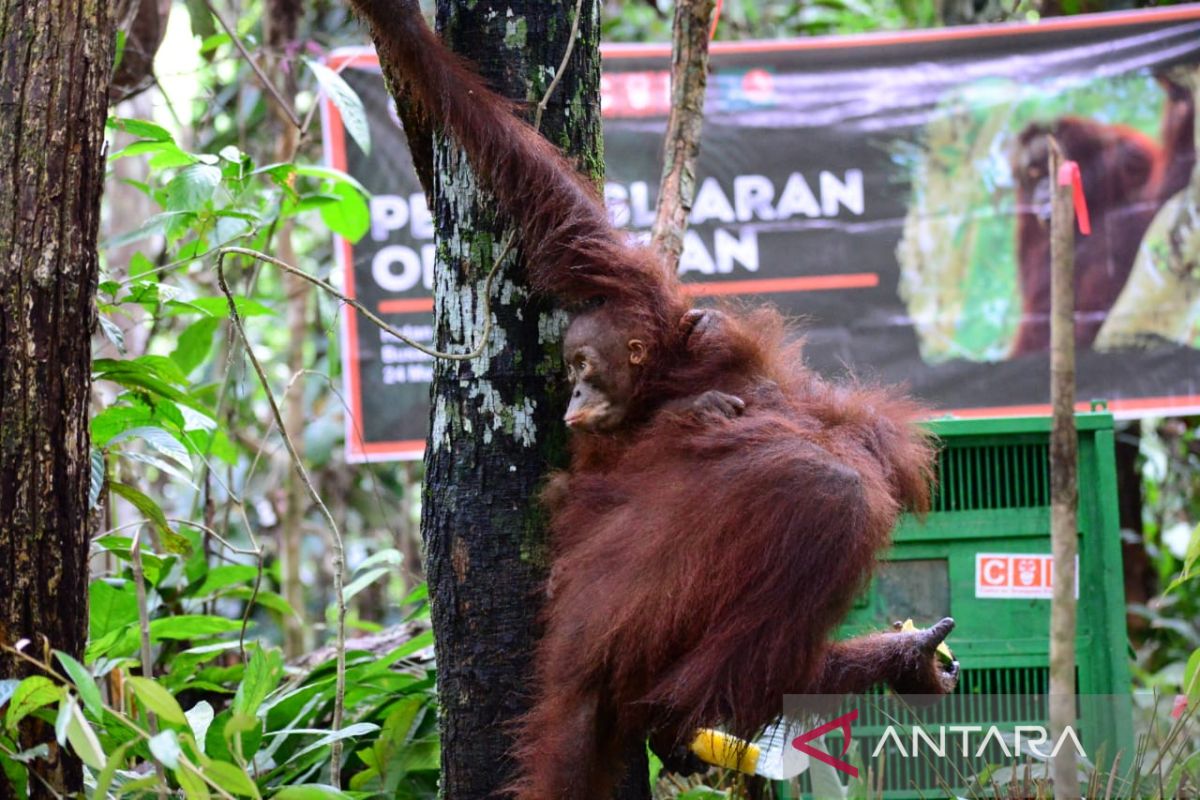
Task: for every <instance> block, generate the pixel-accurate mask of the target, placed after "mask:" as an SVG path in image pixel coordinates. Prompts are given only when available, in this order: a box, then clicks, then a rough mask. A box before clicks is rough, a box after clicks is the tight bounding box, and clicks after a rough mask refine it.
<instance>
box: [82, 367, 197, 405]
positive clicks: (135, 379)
mask: <svg viewBox="0 0 1200 800" xmlns="http://www.w3.org/2000/svg"><path fill="white" fill-rule="evenodd" d="M95 380H98V381H112V382H113V383H117V384H120V385H121V386H125V387H126V388H129V389H144V390H145V391H147V392H150V393H152V394H156V395H159V396H160V397H165V398H166V399H168V400H171V401H174V402H176V403H178V404H180V405H185V406H191V407H192V408H194V409H196V410H197V411H199V412H201V413H203V414H206V415H208V416H210V417H211V416H212V413H211V412H210V411H209V410H208V409H207V408H205V407H204V405H203V404H202V403H200V402H199V401H198V400H196V399H195V398H194V397H192V396H190V395H188V394H185V393H183V392H181V391H179V390H178V389H176V388H175V387H174V386H172V385H171V384H169V383H167V382H166V381H164V380H160V379H159V378H156V377H154V376H152V375H150V374H148V373H147V372H146V371H145V370H137V369H115V370H109V371H106V372H101V373H99V374H97V375H96V376H95Z"/></svg>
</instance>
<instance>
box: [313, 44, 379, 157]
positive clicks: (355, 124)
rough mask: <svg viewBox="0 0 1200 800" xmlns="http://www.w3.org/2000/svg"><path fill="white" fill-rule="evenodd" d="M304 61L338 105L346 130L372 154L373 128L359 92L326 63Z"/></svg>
mask: <svg viewBox="0 0 1200 800" xmlns="http://www.w3.org/2000/svg"><path fill="white" fill-rule="evenodd" d="M304 63H305V64H307V65H308V68H309V69H310V70H312V73H313V75H315V76H316V78H317V83H319V84H321V89H322V90H323V91H324V92H325V94H326V95H327V96H328V97H329V99H330V100H332V101H333V104H334V105H335V106H336V107H337V110H338V112H339V113H340V114H341V116H342V124H343V125H345V126H346V132H347V133H349V134H350V137H351V138H352V139H354V141H355V143H356V144H358V146H359V147H360V148H361V149H362V151H363V152H364V153H365V154H367V155H370V154H371V128H370V127H369V126H368V125H367V112H366V111H365V110H364V109H363V102H362V100H361V99H360V98H359V96H358V94H357V93H356V92H355V91H354V90H353V89H351V88H350V84H348V83H346V81H345V80H344V79H343V78H342V76H341V75H339V74H337V73H336V72H334V71H333V70H331V69H330V68H329V67H327V66H325V65H324V64H318V63H317V62H315V61H308V60H307V59H306V60H305V62H304Z"/></svg>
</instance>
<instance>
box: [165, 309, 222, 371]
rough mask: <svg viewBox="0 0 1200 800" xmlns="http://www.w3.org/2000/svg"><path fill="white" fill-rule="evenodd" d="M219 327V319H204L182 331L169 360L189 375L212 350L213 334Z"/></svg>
mask: <svg viewBox="0 0 1200 800" xmlns="http://www.w3.org/2000/svg"><path fill="white" fill-rule="evenodd" d="M220 327H221V320H220V319H218V318H216V317H204V318H202V319H198V320H196V321H195V322H193V323H192V324H191V325H189V326H187V327H186V328H184V329H183V331H182V332H181V333H180V334H179V338H177V339H176V340H175V349H174V350H173V351H172V352H171V359H172V360H173V361H174V362H175V363H176V364H178V365H179V369H180V371H182V372H183V373H184V374H185V375H191V374H192V372H193V371H194V370H195V369H196V367H198V366H200V365H201V364H203V363H204V359H206V358H208V354H209V352H210V351H211V350H212V343H213V334H215V333H216V332H217V329H218V328H220Z"/></svg>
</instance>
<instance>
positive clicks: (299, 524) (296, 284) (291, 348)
mask: <svg viewBox="0 0 1200 800" xmlns="http://www.w3.org/2000/svg"><path fill="white" fill-rule="evenodd" d="M303 10H304V8H303V4H302V3H301V2H300V0H268V2H267V4H266V9H265V16H264V19H263V26H264V28H265V29H266V31H265V32H266V40H267V47H268V50H269V52H270V58H271V69H270V70H269V72H268V74H269V75H271V79H272V80H273V81H274V83H275V85H276V87H278V88H279V93H280V95H281V96H282V97H283V98H284V100H286V101H287V102H289V103H290V102H292V99H293V98H294V97H295V96H296V70H297V69H298V67H299V62H298V61H296V60H293V61H292V62H291V63H290V64H288V63H286V62H285V61H284V58H283V54H284V52H285V51H286V49H287V47H288V46H289V45H291V44H293V43H294V42H295V41H296V36H297V31H298V29H299V26H300V17H301V15H302V13H303ZM284 67H287V69H284ZM270 107H271V109H272V110H273V111H274V112H275V125H276V126H277V127H278V128H279V135H278V138H277V139H276V144H275V161H277V162H285V161H291V160H292V159H294V158H295V157H296V148H297V146H298V145H299V141H300V131H299V130H298V129H297V128H296V126H295V125H294V124H293V123H292V121H291V119H290V118H289V117H288V116H287V114H285V113H283V112H282V110H280V109H279V107H278V106H277V105H276V104H274V103H270ZM294 231H295V220H294V219H292V218H288V219H285V220H283V221H282V222H280V223H279V231H278V233H277V234H276V238H275V242H276V243H275V254H276V255H277V256H278V257H279V258H280V259H281V260H283V261H286V262H287V263H289V264H296V263H298V262H297V259H296V248H295V247H294V244H293V241H292V238H293V237H292V234H293V232H294ZM310 288H311V287H310V286H309V284H308V282H307V281H305V280H302V279H300V278H297V277H296V276H295V275H291V274H286V273H285V274H284V275H283V290H284V294H285V295H286V296H287V328H288V341H287V348H286V351H285V353H284V357H285V359H286V361H287V365H288V374H289V375H296V374H298V373H299V372H300V371H301V370H303V369H304V345H305V343H306V342H307V341H308V313H309V310H308V309H309V297H310V295H311V292H310V291H309V290H310ZM283 420H284V423H285V424H286V425H287V429H288V430H289V431H292V432H297V431H302V430H304V424H305V409H304V385H303V379H302V378H301V379H299V380H298V382H297V384H296V385H294V386H292V387H291V390H290V391H289V392H288V394H287V397H286V398H284V408H283ZM292 442H293V443H294V444H295V446H296V450H297V453H298V454H299V455H300V456H301V457H303V455H304V437H303V436H299V435H294V436H293V439H292ZM284 474H285V475H286V476H287V477H286V478H285V483H284V485H285V492H286V499H285V501H284V502H285V505H284V509H283V518H282V520H281V524H280V526H279V539H280V541H279V558H280V562H281V563H280V567H281V570H280V572H281V580H282V584H283V586H282V589H283V597H284V599H285V600H287V602H288V605H290V606H291V607H292V608H294V609H295V610H296V614H286V615H284V617H283V651H284V653H285V654H287V657H288V658H297V657H298V656H300V655H301V654H303V653H306V652H308V651H309V650H311V649H312V644H313V643H312V642H311V641H308V636H307V632H308V628H307V627H306V626H305V625H303V624H302V623H301V618H302V617H304V616H305V614H304V583H303V582H302V581H301V579H300V560H301V556H302V552H303V548H302V545H303V543H304V514H305V511H306V510H307V509H308V502H309V501H308V494H307V493H306V491H305V488H304V484H302V483H301V482H300V479H299V478H298V477H297V476H296V472H295V470H291V469H289V470H285V473H284ZM297 615H298V616H297Z"/></svg>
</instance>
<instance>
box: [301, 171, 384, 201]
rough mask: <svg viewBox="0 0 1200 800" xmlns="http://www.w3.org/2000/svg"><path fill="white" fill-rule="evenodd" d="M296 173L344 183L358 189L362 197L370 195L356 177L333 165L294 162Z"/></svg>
mask: <svg viewBox="0 0 1200 800" xmlns="http://www.w3.org/2000/svg"><path fill="white" fill-rule="evenodd" d="M295 169H296V174H297V175H303V176H305V177H306V178H317V179H319V180H323V181H333V182H334V183H335V184H339V183H345V184H349V185H350V186H353V187H354V188H355V189H357V190H358V193H359V194H361V195H362V196H363V197H370V196H371V193H370V192H368V191H367V189H366V187H365V186H363V185H362V184H361V183H359V182H358V180H357V179H356V178H354V177H353V176H351V175H350V174H349V173H346V172H342V171H341V170H340V169H334V168H333V167H320V166H317V165H315V164H296V165H295Z"/></svg>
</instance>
